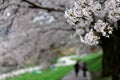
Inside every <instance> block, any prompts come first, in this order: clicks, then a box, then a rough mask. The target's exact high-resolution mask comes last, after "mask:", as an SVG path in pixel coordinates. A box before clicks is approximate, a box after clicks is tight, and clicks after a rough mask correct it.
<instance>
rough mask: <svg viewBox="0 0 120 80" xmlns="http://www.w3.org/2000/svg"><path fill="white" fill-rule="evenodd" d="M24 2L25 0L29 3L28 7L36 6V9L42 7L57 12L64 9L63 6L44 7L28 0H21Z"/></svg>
mask: <svg viewBox="0 0 120 80" xmlns="http://www.w3.org/2000/svg"><path fill="white" fill-rule="evenodd" d="M23 1H24V2H27V3H29V4H31V6H30V8H36V9H44V10H47V11H57V12H64V11H65V9H64V8H50V7H44V6H40V5H39V4H37V3H35V2H32V1H29V0H23Z"/></svg>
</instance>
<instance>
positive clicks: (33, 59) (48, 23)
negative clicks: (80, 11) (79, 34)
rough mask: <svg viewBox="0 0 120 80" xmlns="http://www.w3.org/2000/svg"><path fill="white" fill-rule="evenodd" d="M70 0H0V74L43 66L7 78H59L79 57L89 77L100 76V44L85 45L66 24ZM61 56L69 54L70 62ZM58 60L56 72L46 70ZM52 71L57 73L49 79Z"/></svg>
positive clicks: (53, 67)
mask: <svg viewBox="0 0 120 80" xmlns="http://www.w3.org/2000/svg"><path fill="white" fill-rule="evenodd" d="M73 2H74V0H0V75H3V74H7V73H10V72H12V71H17V70H19V69H27V68H32V67H35V66H44V67H42V68H41V70H36V71H34V70H33V71H31V73H28V74H27V73H26V74H25V73H24V75H23V76H19V78H17V77H16V76H14V77H12V78H8V80H61V79H62V78H63V77H64V76H65V75H67V74H68V72H70V71H71V70H72V69H73V67H72V65H73V64H74V63H75V61H76V60H79V59H80V60H83V61H86V63H87V64H88V69H89V71H90V73H91V74H92V75H91V76H92V77H93V78H94V77H97V76H100V72H101V58H102V51H101V49H100V47H99V46H88V45H85V44H83V43H81V42H80V41H79V40H78V39H76V38H74V31H75V29H74V26H70V25H69V24H68V23H67V22H66V19H65V18H64V12H65V10H67V9H69V8H70V7H72V6H73ZM63 57H69V59H72V60H73V62H72V61H71V62H70V61H68V63H67V62H66V61H67V60H66V59H65V60H64V59H63ZM67 59H68V58H67ZM58 63H60V64H61V65H59V67H58V69H57V70H56V72H55V73H53V72H52V71H50V69H55V68H56V67H57V66H58V65H56V66H55V65H54V64H58ZM53 65H54V66H53ZM63 65H64V67H63ZM60 66H61V67H60ZM65 66H66V67H65ZM62 70H63V71H62ZM44 72H45V73H44ZM60 72H61V73H60ZM96 72H98V73H96ZM63 73H64V74H63ZM36 74H37V75H36ZM38 74H39V75H38ZM50 74H51V75H52V78H50V77H51V75H50ZM55 74H57V75H56V76H57V77H56V78H54V79H53V77H55V76H53V75H55ZM61 74H62V75H61ZM47 75H48V77H46V76H47ZM32 76H33V77H32ZM20 77H21V78H20ZM31 77H32V78H33V79H32V78H31ZM69 80H70V79H69ZM81 80H83V79H81ZM92 80H93V79H92ZM97 80H98V79H97ZM107 80H108V79H107Z"/></svg>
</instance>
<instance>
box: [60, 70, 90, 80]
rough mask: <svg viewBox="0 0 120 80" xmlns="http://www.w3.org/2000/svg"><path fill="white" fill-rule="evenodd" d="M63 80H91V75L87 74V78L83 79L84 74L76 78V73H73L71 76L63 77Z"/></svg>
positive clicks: (80, 73) (81, 73)
mask: <svg viewBox="0 0 120 80" xmlns="http://www.w3.org/2000/svg"><path fill="white" fill-rule="evenodd" d="M61 80H91V76H90V73H89V72H87V77H83V72H82V71H80V72H79V75H78V76H77V77H76V75H75V73H74V71H71V72H70V73H69V74H67V75H66V76H65V77H63V78H62V79H61Z"/></svg>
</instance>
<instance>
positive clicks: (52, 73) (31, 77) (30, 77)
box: [8, 66, 72, 80]
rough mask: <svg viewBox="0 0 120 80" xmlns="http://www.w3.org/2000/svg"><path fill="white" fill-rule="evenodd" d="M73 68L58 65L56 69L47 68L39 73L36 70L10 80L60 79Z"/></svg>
mask: <svg viewBox="0 0 120 80" xmlns="http://www.w3.org/2000/svg"><path fill="white" fill-rule="evenodd" d="M71 70H72V66H65V67H58V68H57V69H56V70H51V69H49V70H47V71H43V72H42V73H40V74H38V73H35V72H32V73H26V74H23V75H20V76H18V77H14V78H10V79H8V80H59V79H60V78H62V77H63V76H64V75H65V74H67V73H68V72H69V71H71Z"/></svg>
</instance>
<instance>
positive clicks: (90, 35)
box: [65, 0, 120, 80]
mask: <svg viewBox="0 0 120 80" xmlns="http://www.w3.org/2000/svg"><path fill="white" fill-rule="evenodd" d="M65 18H67V22H68V23H70V24H71V25H75V29H76V32H75V35H76V36H78V37H79V40H80V41H81V42H83V43H85V44H88V45H100V46H101V47H102V49H103V53H104V54H103V75H104V76H112V80H120V77H119V76H120V62H119V60H120V50H119V49H120V42H119V41H120V0H75V3H74V7H73V8H71V9H69V10H67V11H65Z"/></svg>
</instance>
